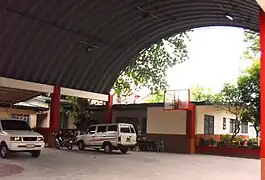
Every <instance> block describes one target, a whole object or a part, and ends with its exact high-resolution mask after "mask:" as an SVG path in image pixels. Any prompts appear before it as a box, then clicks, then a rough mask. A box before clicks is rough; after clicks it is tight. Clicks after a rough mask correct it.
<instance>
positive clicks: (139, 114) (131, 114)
mask: <svg viewBox="0 0 265 180" xmlns="http://www.w3.org/2000/svg"><path fill="white" fill-rule="evenodd" d="M121 117H124V118H138V119H144V118H146V117H147V113H146V109H127V110H113V112H112V122H113V123H115V122H116V119H117V118H121Z"/></svg>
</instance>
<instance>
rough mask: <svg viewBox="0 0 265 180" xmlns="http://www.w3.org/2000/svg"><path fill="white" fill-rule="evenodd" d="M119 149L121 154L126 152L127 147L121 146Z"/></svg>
mask: <svg viewBox="0 0 265 180" xmlns="http://www.w3.org/2000/svg"><path fill="white" fill-rule="evenodd" d="M120 151H121V153H122V154H126V153H127V152H128V148H125V147H122V148H121V150H120Z"/></svg>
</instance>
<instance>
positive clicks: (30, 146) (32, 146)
mask: <svg viewBox="0 0 265 180" xmlns="http://www.w3.org/2000/svg"><path fill="white" fill-rule="evenodd" d="M34 147H35V146H34V144H27V145H26V148H34Z"/></svg>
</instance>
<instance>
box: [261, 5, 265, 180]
mask: <svg viewBox="0 0 265 180" xmlns="http://www.w3.org/2000/svg"><path fill="white" fill-rule="evenodd" d="M260 51H261V60H260V106H261V110H260V113H261V114H260V118H261V119H260V123H261V124H260V127H261V146H260V158H261V180H265V12H264V11H263V10H260Z"/></svg>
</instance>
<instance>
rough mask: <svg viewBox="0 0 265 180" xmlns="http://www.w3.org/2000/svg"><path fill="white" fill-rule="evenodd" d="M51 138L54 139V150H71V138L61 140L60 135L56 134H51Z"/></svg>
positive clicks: (72, 141) (72, 140)
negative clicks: (64, 148)
mask: <svg viewBox="0 0 265 180" xmlns="http://www.w3.org/2000/svg"><path fill="white" fill-rule="evenodd" d="M53 136H54V137H55V141H54V146H55V148H57V149H61V148H63V147H66V148H67V149H68V150H72V149H73V144H74V138H73V137H69V138H63V137H62V136H61V134H58V133H53Z"/></svg>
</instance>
